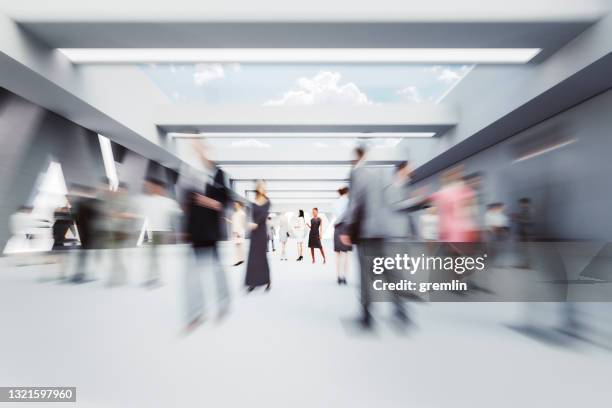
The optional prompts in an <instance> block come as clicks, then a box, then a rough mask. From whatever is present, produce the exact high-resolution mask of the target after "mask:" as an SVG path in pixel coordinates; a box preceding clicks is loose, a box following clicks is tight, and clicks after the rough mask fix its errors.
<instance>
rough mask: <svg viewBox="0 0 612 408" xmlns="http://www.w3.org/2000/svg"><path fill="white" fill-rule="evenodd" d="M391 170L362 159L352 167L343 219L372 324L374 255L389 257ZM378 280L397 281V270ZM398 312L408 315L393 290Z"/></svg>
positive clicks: (365, 319)
mask: <svg viewBox="0 0 612 408" xmlns="http://www.w3.org/2000/svg"><path fill="white" fill-rule="evenodd" d="M387 170H388V169H384V168H376V167H370V166H368V165H367V163H366V162H364V161H363V160H361V161H360V162H358V163H357V165H356V166H355V167H354V168H353V169H352V170H351V175H350V181H349V188H350V191H351V194H350V195H349V203H348V209H347V211H346V213H345V217H344V218H343V220H342V222H343V223H345V225H346V226H347V231H348V232H349V235H351V237H352V240H353V241H354V242H355V243H356V245H357V254H358V257H359V269H360V278H361V304H362V307H363V319H362V323H364V324H366V325H369V324H370V311H369V310H370V304H371V302H372V294H371V290H372V282H373V272H372V258H373V257H381V256H386V247H385V241H386V239H387V238H388V237H389V235H390V231H391V228H390V224H389V218H390V217H389V215H390V211H393V209H392V208H391V207H390V205H389V204H387V202H386V201H385V199H386V196H385V190H386V188H387V187H388V186H389V185H390V184H391V182H392V181H391V175H390V174H389V172H388V171H387ZM378 278H379V279H383V280H387V281H397V278H398V277H397V274H396V273H395V271H388V272H385V273H383V274H382V275H379V276H378ZM390 295H391V299H392V302H393V303H394V305H395V309H396V315H397V316H398V317H399V318H401V319H402V320H406V319H407V318H406V314H405V311H404V307H403V304H402V301H401V298H400V296H399V294H398V293H397V292H396V291H392V292H391V293H390Z"/></svg>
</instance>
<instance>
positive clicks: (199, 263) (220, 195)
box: [185, 141, 230, 330]
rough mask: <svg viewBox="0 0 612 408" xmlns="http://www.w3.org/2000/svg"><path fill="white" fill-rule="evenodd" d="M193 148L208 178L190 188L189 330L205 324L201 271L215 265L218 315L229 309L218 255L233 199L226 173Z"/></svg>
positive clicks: (198, 147)
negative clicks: (226, 212) (223, 222)
mask: <svg viewBox="0 0 612 408" xmlns="http://www.w3.org/2000/svg"><path fill="white" fill-rule="evenodd" d="M192 145H193V148H194V150H195V152H196V153H197V154H198V156H199V158H200V161H201V162H202V165H203V167H204V169H205V170H206V172H207V175H208V181H207V183H206V184H205V186H204V189H203V190H204V191H202V189H201V188H191V189H190V190H189V191H187V197H186V198H187V203H186V205H185V209H186V222H185V226H186V232H187V235H188V236H189V240H190V241H191V245H192V248H193V252H194V257H193V258H192V259H193V264H192V265H189V266H188V267H187V269H186V271H185V285H186V295H187V296H186V309H187V321H188V325H187V330H192V329H194V328H195V327H197V326H198V325H199V324H200V323H202V321H203V318H204V292H203V288H202V271H203V269H204V268H206V267H212V270H213V272H214V274H215V278H216V285H217V303H218V310H219V317H223V316H225V314H226V313H227V312H228V310H229V305H230V294H229V289H228V285H227V278H226V276H225V270H224V269H223V265H222V263H221V259H220V257H219V249H218V245H217V243H218V241H219V240H221V237H222V234H221V219H222V216H223V212H224V210H225V207H226V206H227V205H228V203H229V202H230V192H229V187H228V186H227V182H226V178H225V173H224V172H223V171H222V170H221V169H220V168H219V167H217V166H216V165H215V163H214V162H212V161H211V160H210V159H209V158H208V156H207V152H206V150H205V149H204V146H202V144H200V143H199V142H197V141H194V142H193V144H192Z"/></svg>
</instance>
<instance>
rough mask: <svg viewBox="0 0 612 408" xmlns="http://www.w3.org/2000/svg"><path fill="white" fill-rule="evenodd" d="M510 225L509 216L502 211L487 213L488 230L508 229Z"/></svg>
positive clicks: (486, 224)
mask: <svg viewBox="0 0 612 408" xmlns="http://www.w3.org/2000/svg"><path fill="white" fill-rule="evenodd" d="M509 225H510V223H509V220H508V216H507V215H506V214H504V213H503V212H501V211H487V212H486V214H485V226H486V227H487V229H492V228H507V227H509Z"/></svg>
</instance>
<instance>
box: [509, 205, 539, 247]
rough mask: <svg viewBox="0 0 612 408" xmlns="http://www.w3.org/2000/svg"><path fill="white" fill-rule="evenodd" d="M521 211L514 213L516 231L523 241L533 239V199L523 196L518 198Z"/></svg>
mask: <svg viewBox="0 0 612 408" xmlns="http://www.w3.org/2000/svg"><path fill="white" fill-rule="evenodd" d="M518 205H519V211H518V212H517V213H516V214H514V215H513V217H512V218H513V220H514V223H515V224H516V233H517V235H518V239H519V241H521V242H529V241H531V240H532V239H533V225H534V222H533V209H532V206H531V200H530V199H529V198H526V197H523V198H521V199H520V200H518Z"/></svg>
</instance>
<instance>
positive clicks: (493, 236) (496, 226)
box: [485, 203, 510, 241]
mask: <svg viewBox="0 0 612 408" xmlns="http://www.w3.org/2000/svg"><path fill="white" fill-rule="evenodd" d="M504 210H505V206H504V204H503V203H493V204H489V205H488V206H487V212H486V213H485V227H486V231H487V235H488V237H489V240H491V241H503V240H504V239H505V238H506V237H507V236H508V233H509V231H510V220H509V218H508V216H507V215H506V214H505V212H504Z"/></svg>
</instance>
